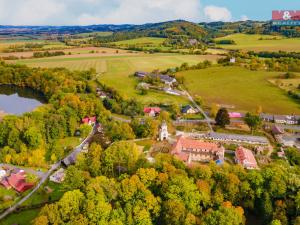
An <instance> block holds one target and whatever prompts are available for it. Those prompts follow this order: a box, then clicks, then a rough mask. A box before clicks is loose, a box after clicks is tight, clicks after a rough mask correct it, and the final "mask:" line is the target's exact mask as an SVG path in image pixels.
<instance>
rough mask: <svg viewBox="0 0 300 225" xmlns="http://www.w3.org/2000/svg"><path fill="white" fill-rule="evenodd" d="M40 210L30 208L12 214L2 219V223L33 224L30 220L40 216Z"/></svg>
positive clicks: (8, 224)
mask: <svg viewBox="0 0 300 225" xmlns="http://www.w3.org/2000/svg"><path fill="white" fill-rule="evenodd" d="M39 211H40V210H39V209H30V210H25V211H22V212H20V213H14V214H10V215H9V216H7V217H6V218H5V219H4V220H3V221H0V225H12V224H18V225H29V224H31V223H30V222H31V221H32V220H33V219H34V218H36V217H37V216H38V214H39Z"/></svg>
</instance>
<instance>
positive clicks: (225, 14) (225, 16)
mask: <svg viewBox="0 0 300 225" xmlns="http://www.w3.org/2000/svg"><path fill="white" fill-rule="evenodd" d="M204 15H205V17H206V18H207V19H208V20H209V21H225V22H228V21H231V19H232V16H231V12H230V11H229V10H228V9H227V8H225V7H218V6H214V5H209V6H206V7H205V8H204Z"/></svg>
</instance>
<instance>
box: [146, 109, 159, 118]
mask: <svg viewBox="0 0 300 225" xmlns="http://www.w3.org/2000/svg"><path fill="white" fill-rule="evenodd" d="M160 111H161V109H160V108H159V107H146V108H144V113H145V114H147V115H148V116H151V117H155V116H158V115H159V113H160Z"/></svg>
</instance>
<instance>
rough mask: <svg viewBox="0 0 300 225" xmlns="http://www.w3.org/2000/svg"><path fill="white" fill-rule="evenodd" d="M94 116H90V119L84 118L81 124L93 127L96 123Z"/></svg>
mask: <svg viewBox="0 0 300 225" xmlns="http://www.w3.org/2000/svg"><path fill="white" fill-rule="evenodd" d="M96 120H97V118H96V116H92V117H85V118H83V119H82V121H81V122H82V123H83V124H88V125H94V124H95V123H96Z"/></svg>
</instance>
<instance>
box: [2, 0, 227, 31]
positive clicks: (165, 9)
mask: <svg viewBox="0 0 300 225" xmlns="http://www.w3.org/2000/svg"><path fill="white" fill-rule="evenodd" d="M200 3H201V0H109V1H108V0H0V23H1V24H5V25H78V24H79V25H89V24H124V23H130V24H142V23H153V22H161V21H168V20H175V19H184V20H188V21H193V22H200V21H216V20H223V21H229V20H231V13H230V11H229V10H228V9H227V8H224V7H218V6H212V5H211V6H207V7H205V8H204V9H203V8H202V7H201V4H200Z"/></svg>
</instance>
